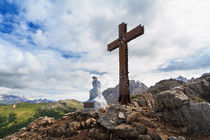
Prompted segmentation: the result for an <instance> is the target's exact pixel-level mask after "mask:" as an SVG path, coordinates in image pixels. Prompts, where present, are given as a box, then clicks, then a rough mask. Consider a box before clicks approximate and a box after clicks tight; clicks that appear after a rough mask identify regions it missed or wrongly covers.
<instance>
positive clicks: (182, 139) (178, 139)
mask: <svg viewBox="0 0 210 140" xmlns="http://www.w3.org/2000/svg"><path fill="white" fill-rule="evenodd" d="M177 140H185V138H184V137H183V136H179V137H178V138H177Z"/></svg>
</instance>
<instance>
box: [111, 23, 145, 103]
mask: <svg viewBox="0 0 210 140" xmlns="http://www.w3.org/2000/svg"><path fill="white" fill-rule="evenodd" d="M142 34H144V26H141V25H139V26H137V27H136V28H133V29H132V30H131V31H129V32H127V24H125V23H122V24H120V25H119V38H118V39H116V40H114V41H112V42H111V43H109V44H108V46H107V50H108V51H112V50H114V49H116V48H119V61H120V65H119V67H120V72H119V75H120V78H119V79H120V84H119V99H118V101H119V102H120V103H121V104H128V103H130V102H131V100H130V93H129V79H128V46H127V43H128V42H129V41H131V40H133V39H134V38H136V37H138V36H140V35H142Z"/></svg>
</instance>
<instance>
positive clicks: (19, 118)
mask: <svg viewBox="0 0 210 140" xmlns="http://www.w3.org/2000/svg"><path fill="white" fill-rule="evenodd" d="M77 109H82V103H80V102H78V101H76V100H62V101H58V102H54V103H38V104H32V103H19V104H17V105H16V109H13V105H2V106H0V138H3V137H5V136H7V135H10V134H13V133H15V132H17V131H18V130H19V129H21V128H22V127H26V126H27V125H28V124H29V123H31V122H33V121H34V120H35V119H37V118H39V117H44V116H48V117H54V118H55V119H59V118H61V117H62V116H63V115H64V114H66V113H68V112H73V111H75V110H77Z"/></svg>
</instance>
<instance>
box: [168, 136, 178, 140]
mask: <svg viewBox="0 0 210 140" xmlns="http://www.w3.org/2000/svg"><path fill="white" fill-rule="evenodd" d="M168 140H177V138H176V137H174V136H172V137H168Z"/></svg>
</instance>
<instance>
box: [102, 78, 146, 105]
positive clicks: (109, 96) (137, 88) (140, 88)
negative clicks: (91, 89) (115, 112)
mask: <svg viewBox="0 0 210 140" xmlns="http://www.w3.org/2000/svg"><path fill="white" fill-rule="evenodd" d="M129 86H130V87H129V90H130V93H131V96H132V95H136V94H140V93H143V92H145V91H146V90H147V89H148V87H147V86H146V85H145V84H144V83H141V82H139V81H135V80H130V81H129ZM102 94H103V96H104V97H105V99H106V100H107V103H108V104H114V103H116V102H117V100H118V96H119V85H117V86H116V87H114V88H108V89H106V90H104V91H103V92H102Z"/></svg>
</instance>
